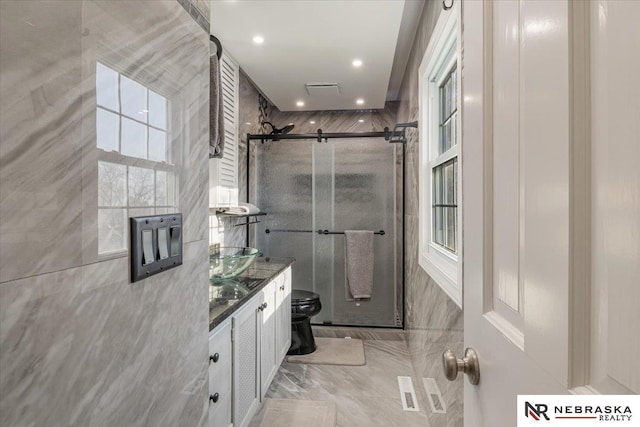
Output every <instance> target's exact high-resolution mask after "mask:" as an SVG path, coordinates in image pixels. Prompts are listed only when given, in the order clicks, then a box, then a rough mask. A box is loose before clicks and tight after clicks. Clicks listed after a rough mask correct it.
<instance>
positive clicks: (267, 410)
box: [260, 399, 337, 427]
mask: <svg viewBox="0 0 640 427" xmlns="http://www.w3.org/2000/svg"><path fill="white" fill-rule="evenodd" d="M336 414H337V411H336V405H335V403H332V402H321V401H317V400H295V399H267V400H266V402H265V406H264V409H263V416H262V422H261V423H260V427H297V426H305V427H335V425H336Z"/></svg>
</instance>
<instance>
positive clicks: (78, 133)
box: [0, 0, 209, 427]
mask: <svg viewBox="0 0 640 427" xmlns="http://www.w3.org/2000/svg"><path fill="white" fill-rule="evenodd" d="M208 43H209V42H208V36H207V34H206V33H205V32H203V31H202V29H201V28H200V27H199V26H198V24H197V23H196V22H195V21H193V20H192V19H191V17H190V16H189V14H188V13H187V12H186V11H185V10H184V9H183V8H182V6H181V5H180V4H179V3H178V2H176V1H174V0H167V1H154V2H139V1H117V2H110V1H89V0H85V1H28V0H24V1H2V2H0V55H1V57H0V115H1V117H2V119H1V120H0V216H1V218H2V221H1V222H0V254H1V256H0V349H1V350H0V425H11V426H13V425H16V426H17V425H28V426H47V427H49V426H93V425H96V426H98V425H99V426H102V425H114V426H146V425H184V426H194V427H195V426H204V425H205V424H206V422H207V412H208V400H207V364H208V360H207V341H208V339H207V338H208V334H207V332H208V295H207V292H208V257H207V241H206V233H207V223H206V215H207V203H206V194H207V188H206V186H207V179H206V174H207V173H208V171H207V168H206V166H207V161H208V160H207V159H208V156H207V144H208V95H207V94H208V90H207V88H208V84H209V83H208V82H209V67H208ZM114 76H115V77H114ZM118 85H125V86H126V88H125V89H123V90H122V92H120V93H119V92H118ZM141 100H143V101H144V102H143V101H141ZM147 100H149V101H148V102H147ZM98 104H99V105H98ZM145 107H146V108H145ZM165 111H166V112H167V113H165ZM109 114H111V116H109ZM105 115H106V116H109V117H111V119H113V118H114V117H115V120H116V121H115V122H112V121H111V122H110V121H108V120H107V121H106V122H105V121H104V119H103V118H104V117H105ZM101 116H102V117H103V118H100V117H101ZM120 116H122V117H120ZM125 116H126V117H125ZM125 122H126V124H123V123H125ZM113 123H115V125H114V124H113ZM127 126H128V128H127V129H125V128H126V127H127ZM121 129H122V132H123V135H126V136H122V137H121V136H120V131H121ZM131 129H134V130H135V129H138V131H135V132H133V131H131ZM140 129H143V131H140ZM127 130H128V131H130V132H129V133H127V132H126V131H127ZM141 132H142V133H141ZM163 133H165V134H166V139H165V138H164V137H163V138H160V137H159V135H160V136H161V135H163ZM152 134H154V137H153V138H151V137H150V139H149V140H148V141H147V139H146V135H152ZM141 135H144V138H141V137H140V136H141ZM147 144H148V145H147ZM125 145H126V146H125ZM170 211H179V212H182V213H183V215H184V216H183V224H184V239H183V241H184V249H183V250H184V254H183V263H184V264H183V265H182V266H180V267H178V268H175V269H172V270H170V271H167V272H165V273H163V274H160V275H156V276H153V277H151V278H148V279H145V280H143V281H140V282H136V283H135V284H131V283H129V258H128V236H127V230H128V221H127V217H128V216H135V215H142V214H152V213H156V212H157V213H167V212H170ZM114 213H115V214H114ZM105 216H106V217H107V218H110V220H109V221H105V220H104V217H105Z"/></svg>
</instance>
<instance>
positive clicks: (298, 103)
mask: <svg viewBox="0 0 640 427" xmlns="http://www.w3.org/2000/svg"><path fill="white" fill-rule="evenodd" d="M296 105H297V106H298V107H304V102H302V101H298V102H296Z"/></svg>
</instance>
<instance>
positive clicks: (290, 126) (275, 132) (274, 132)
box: [262, 121, 295, 135]
mask: <svg viewBox="0 0 640 427" xmlns="http://www.w3.org/2000/svg"><path fill="white" fill-rule="evenodd" d="M262 125H263V126H264V125H269V126H271V135H283V134H285V133H289V132H291V131H292V130H293V128H294V127H295V125H294V124H293V123H289V124H288V125H286V126H285V127H283V128H282V129H278V128H277V127H275V126H274V125H273V124H272V123H271V122H266V121H265V122H262Z"/></svg>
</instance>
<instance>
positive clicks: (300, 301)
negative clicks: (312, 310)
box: [291, 289, 320, 305]
mask: <svg viewBox="0 0 640 427" xmlns="http://www.w3.org/2000/svg"><path fill="white" fill-rule="evenodd" d="M319 300H320V295H318V294H316V293H315V292H310V291H303V290H301V289H294V290H292V291H291V305H308V304H313V303H315V302H316V301H319Z"/></svg>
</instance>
